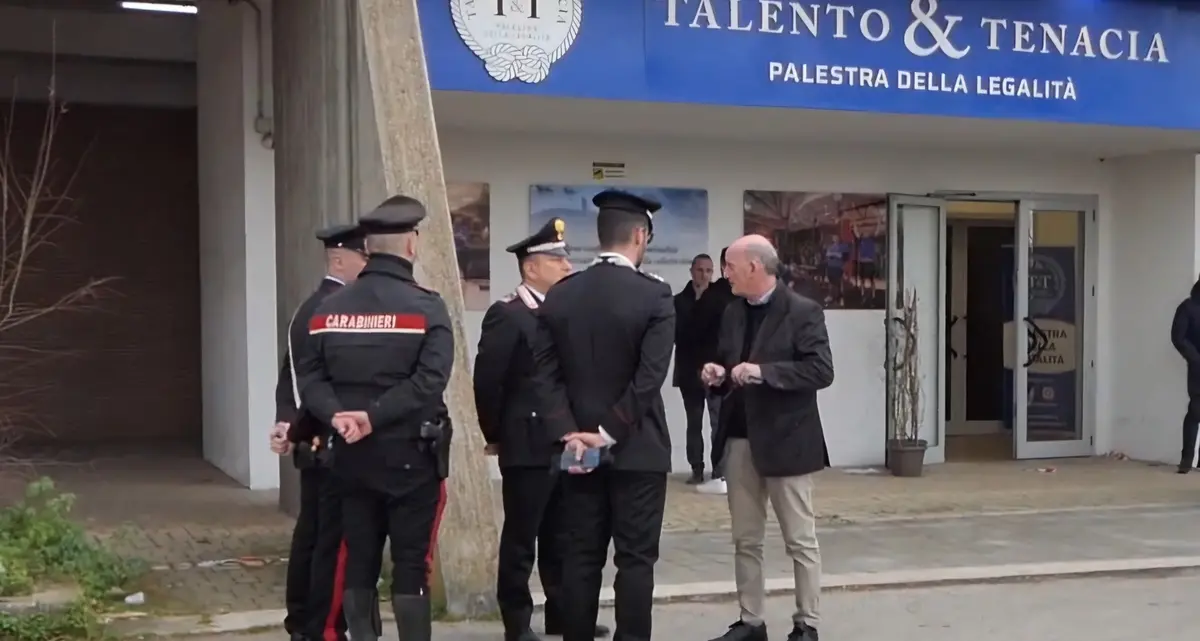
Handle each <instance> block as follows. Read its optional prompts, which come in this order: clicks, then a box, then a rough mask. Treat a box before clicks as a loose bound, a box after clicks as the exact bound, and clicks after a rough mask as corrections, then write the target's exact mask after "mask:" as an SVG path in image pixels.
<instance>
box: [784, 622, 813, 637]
mask: <svg viewBox="0 0 1200 641" xmlns="http://www.w3.org/2000/svg"><path fill="white" fill-rule="evenodd" d="M819 639H820V636H819V635H818V634H817V629H816V628H814V627H812V626H811V625H808V624H807V623H797V624H796V626H795V627H793V628H792V632H791V634H789V635H788V638H787V641H818V640H819Z"/></svg>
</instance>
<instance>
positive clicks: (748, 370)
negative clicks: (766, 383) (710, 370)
mask: <svg viewBox="0 0 1200 641" xmlns="http://www.w3.org/2000/svg"><path fill="white" fill-rule="evenodd" d="M730 376H731V377H732V378H733V382H734V383H737V384H738V385H753V384H755V383H761V382H762V369H760V368H759V366H758V365H755V364H754V363H739V364H737V365H735V366H734V367H733V372H731V373H730Z"/></svg>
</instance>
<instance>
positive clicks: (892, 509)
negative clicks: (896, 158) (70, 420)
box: [0, 448, 1200, 613]
mask: <svg viewBox="0 0 1200 641" xmlns="http://www.w3.org/2000/svg"><path fill="white" fill-rule="evenodd" d="M59 458H61V457H59ZM40 475H47V476H51V477H53V478H54V479H55V480H56V482H57V483H58V485H59V487H60V488H62V489H63V490H65V491H69V492H73V493H75V494H76V495H77V496H78V497H79V500H78V507H77V514H78V515H79V517H80V518H81V519H82V520H83V522H84V523H86V524H87V525H88V527H89V528H90V529H91V530H92V531H94V532H95V533H96V534H97V536H99V537H102V538H103V539H105V540H106V541H108V542H109V544H110V545H111V546H112V547H113V548H114V549H116V550H118V551H120V552H121V553H123V554H127V555H129V556H133V557H137V558H141V559H144V560H146V561H147V562H149V563H150V564H152V565H156V566H170V567H171V568H173V569H169V570H158V571H155V572H151V573H150V575H149V578H148V580H147V582H146V585H145V586H143V587H145V590H146V592H147V596H148V599H147V601H148V608H149V609H151V610H153V611H156V612H210V613H216V612H228V611H237V610H254V609H269V608H278V607H280V604H281V603H282V577H283V572H284V568H285V565H284V564H283V562H282V561H281V558H282V557H283V556H285V555H286V549H287V543H288V540H289V537H290V531H291V519H289V518H288V517H287V516H285V515H283V514H281V513H280V512H278V510H277V509H276V507H275V506H276V501H277V494H276V493H275V492H273V491H271V492H251V491H248V490H244V489H242V488H239V487H238V486H237V485H236V484H234V483H233V482H232V481H230V480H229V479H228V478H227V477H225V476H224V475H223V474H222V473H220V472H219V471H217V470H215V469H214V468H212V467H211V466H209V465H207V464H206V463H204V462H203V461H202V460H200V459H199V458H198V457H197V456H195V455H194V454H193V453H191V452H188V451H186V450H182V449H178V448H158V449H155V450H153V451H147V450H142V451H133V452H130V451H126V452H116V453H104V454H97V453H96V452H91V453H88V454H86V455H81V456H79V457H78V459H77V460H75V461H74V462H65V463H63V462H60V463H56V464H53V465H42V466H38V467H36V468H18V469H15V470H13V469H5V470H0V501H6V500H11V499H12V498H14V497H15V496H16V495H18V494H19V492H20V490H21V487H22V486H23V483H24V482H25V481H26V480H28V479H29V478H32V477H35V476H40ZM817 496H818V499H817V500H818V512H819V514H820V516H821V517H822V519H823V520H824V521H825V523H826V524H828V525H833V524H853V523H869V522H875V521H880V520H888V519H896V518H907V517H915V516H936V515H948V514H953V515H963V514H975V513H987V512H997V511H1022V510H1047V509H1062V508H1087V507H1105V506H1127V505H1141V504H1175V505H1179V504H1196V503H1200V474H1193V475H1189V476H1186V477H1181V476H1179V475H1176V474H1174V470H1173V468H1171V467H1168V466H1154V465H1147V464H1143V463H1137V462H1130V461H1121V460H1114V459H1077V460H1070V461H1040V462H1005V463H962V464H956V463H950V464H945V465H941V466H936V467H933V468H930V469H929V470H928V474H927V476H925V477H924V478H919V479H897V478H893V477H891V476H887V475H886V474H855V473H847V472H845V471H838V470H829V471H826V472H824V473H822V474H821V475H820V477H819V480H818V490H817ZM728 520H729V517H728V511H727V509H726V507H725V500H724V498H723V497H713V496H703V495H699V494H697V493H695V492H694V491H693V490H692V488H689V487H687V486H685V485H684V484H683V483H682V479H673V480H672V482H671V490H670V493H669V495H668V507H667V515H666V519H665V526H664V527H665V530H666V531H667V532H668V533H669V535H668V536H667V537H666V538H665V540H664V549H666V548H667V547H671V548H672V549H678V550H679V553H680V555H681V558H682V557H688V556H690V557H694V558H697V559H700V560H699V561H695V562H694V563H693V562H684V563H681V564H680V568H681V569H679V571H677V572H676V571H667V570H664V572H663V574H662V576H661V578H660V582H664V583H670V582H678V581H694V580H719V579H723V578H725V576H711V577H710V576H709V575H713V574H717V573H721V574H722V575H723V574H727V572H725V571H724V570H723V568H724V565H723V564H725V563H726V561H724V560H721V557H723V556H725V555H726V554H727V549H719V548H723V547H724V545H725V544H724V543H723V542H722V540H723V539H724V538H725V537H727V535H722V534H721V533H723V532H725V531H727V530H728ZM687 533H700V536H698V537H691V538H687V537H686V534H687ZM714 533H715V534H714ZM705 541H711V545H710V544H708V543H705ZM665 554H666V553H664V555H665ZM241 557H248V558H245V559H244V562H242V563H229V564H223V565H216V566H211V565H210V566H205V567H197V565H196V564H199V563H201V562H206V561H208V562H212V561H219V560H224V559H237V558H241ZM706 559H707V560H706ZM709 560H711V561H712V563H710V562H709ZM714 563H715V565H713V564H714ZM665 565H670V563H665ZM684 566H687V567H686V568H684ZM671 575H677V576H674V577H673V576H671ZM703 577H709V578H703Z"/></svg>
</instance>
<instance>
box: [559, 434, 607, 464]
mask: <svg viewBox="0 0 1200 641" xmlns="http://www.w3.org/2000/svg"><path fill="white" fill-rule="evenodd" d="M563 444H564V445H563V450H564V451H567V452H570V453H571V454H572V455H574V456H575V460H576V461H582V460H583V453H584V452H586V451H588V450H589V449H592V448H599V447H607V446H608V442H607V441H605V440H604V437H603V436H600V435H599V434H596V433H594V432H572V433H570V434H567V435H566V436H564V437H563ZM593 471H595V468H590V469H589V468H586V467H583V466H582V465H572V466H571V467H568V468H567V472H568V473H569V474H589V473H591V472H593Z"/></svg>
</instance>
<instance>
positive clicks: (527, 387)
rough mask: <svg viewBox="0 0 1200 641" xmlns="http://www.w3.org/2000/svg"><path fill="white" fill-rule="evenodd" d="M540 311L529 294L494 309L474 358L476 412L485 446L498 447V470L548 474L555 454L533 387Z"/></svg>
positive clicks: (486, 316) (485, 318)
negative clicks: (544, 470) (538, 470)
mask: <svg viewBox="0 0 1200 641" xmlns="http://www.w3.org/2000/svg"><path fill="white" fill-rule="evenodd" d="M522 287H524V286H523V285H522ZM530 305H533V306H534V307H530ZM538 305H539V303H538V295H537V294H536V293H534V292H533V291H531V290H529V289H528V288H525V289H524V292H523V295H517V294H512V295H510V296H507V297H505V298H504V299H503V300H499V301H496V302H495V303H492V306H491V307H489V308H488V310H487V313H486V314H484V316H483V329H482V331H481V332H480V335H479V349H478V351H476V353H475V369H474V384H475V408H476V410H477V411H478V412H479V427H480V428H481V429H482V430H483V438H484V440H486V441H487V443H488V444H489V445H499V446H500V457H499V458H500V460H499V463H500V467H540V468H547V467H549V466H550V460H551V457H552V456H553V455H554V452H555V451H556V450H557V448H555V447H553V445H552V444H551V442H552V440H553V439H552V438H551V437H550V436H549V435H548V434H547V432H546V426H545V425H544V424H543V423H542V419H541V417H540V416H539V414H538V412H539V411H541V407H540V404H539V403H538V401H537V390H536V389H535V387H534V383H533V367H534V364H533V340H534V337H535V336H536V335H537V316H536V311H535V310H536V308H537V306H538Z"/></svg>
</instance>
